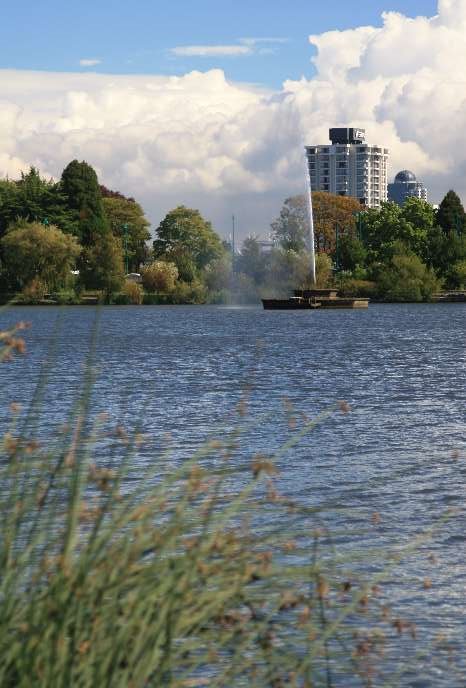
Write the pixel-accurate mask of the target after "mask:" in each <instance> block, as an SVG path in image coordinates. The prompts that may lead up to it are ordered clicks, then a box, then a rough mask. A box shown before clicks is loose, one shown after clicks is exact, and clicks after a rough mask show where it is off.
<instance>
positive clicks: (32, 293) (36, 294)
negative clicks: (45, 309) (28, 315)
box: [19, 277, 47, 304]
mask: <svg viewBox="0 0 466 688" xmlns="http://www.w3.org/2000/svg"><path fill="white" fill-rule="evenodd" d="M46 293H47V285H46V284H45V282H43V281H42V280H41V279H39V277H35V278H34V279H33V280H31V282H29V284H28V285H27V286H26V287H24V289H23V291H22V292H21V296H20V298H19V300H20V301H22V302H23V303H32V304H36V303H39V302H40V301H42V299H43V298H44V297H45V295H46Z"/></svg>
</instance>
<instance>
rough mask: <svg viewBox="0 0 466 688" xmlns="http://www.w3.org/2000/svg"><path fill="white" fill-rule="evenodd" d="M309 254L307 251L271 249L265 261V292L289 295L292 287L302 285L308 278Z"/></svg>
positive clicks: (304, 284) (305, 283)
mask: <svg viewBox="0 0 466 688" xmlns="http://www.w3.org/2000/svg"><path fill="white" fill-rule="evenodd" d="M310 263H311V260H310V255H309V253H308V252H307V251H302V252H301V253H297V252H296V251H285V250H284V249H282V248H275V249H273V250H272V251H271V252H270V254H269V256H268V261H267V271H266V276H265V281H264V284H265V287H266V292H267V294H276V295H289V293H290V291H292V290H293V289H298V288H299V287H304V286H307V285H308V284H309V279H310Z"/></svg>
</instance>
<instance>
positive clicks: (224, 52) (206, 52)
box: [170, 45, 253, 57]
mask: <svg viewBox="0 0 466 688" xmlns="http://www.w3.org/2000/svg"><path fill="white" fill-rule="evenodd" d="M252 52H253V51H252V48H251V47H250V46H249V45H179V46H177V47H176V48H171V49H170V53H171V54H172V55H175V56H176V57H239V56H242V55H251V54H252Z"/></svg>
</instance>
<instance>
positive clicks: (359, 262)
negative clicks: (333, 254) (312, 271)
mask: <svg viewBox="0 0 466 688" xmlns="http://www.w3.org/2000/svg"><path fill="white" fill-rule="evenodd" d="M366 257H367V251H366V249H365V248H364V244H363V243H362V241H361V240H360V239H358V237H356V236H354V235H352V234H343V236H342V237H341V238H340V240H339V246H338V263H339V265H338V267H339V268H341V269H342V270H355V269H356V268H357V267H362V266H363V265H364V264H365V262H366Z"/></svg>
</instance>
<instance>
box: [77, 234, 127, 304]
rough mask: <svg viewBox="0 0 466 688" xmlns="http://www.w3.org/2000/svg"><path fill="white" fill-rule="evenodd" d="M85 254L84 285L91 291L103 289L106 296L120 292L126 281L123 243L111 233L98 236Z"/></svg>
mask: <svg viewBox="0 0 466 688" xmlns="http://www.w3.org/2000/svg"><path fill="white" fill-rule="evenodd" d="M83 253H84V255H83V260H82V262H81V280H82V282H83V284H84V285H85V286H86V287H87V288H90V289H102V290H103V291H104V292H105V293H106V294H111V293H113V292H117V291H119V289H120V287H121V285H122V283H123V279H124V268H123V251H122V247H121V241H120V240H119V239H118V238H117V237H114V236H113V235H112V234H111V233H110V232H105V233H104V234H101V235H100V236H97V238H96V240H95V242H94V243H93V244H92V246H88V247H87V248H86V249H85V251H84V252H83Z"/></svg>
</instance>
